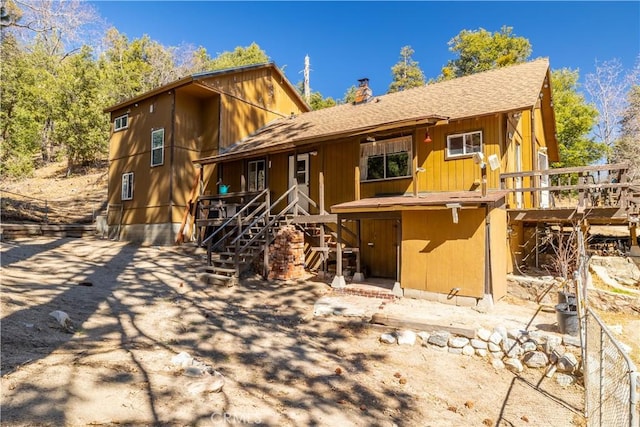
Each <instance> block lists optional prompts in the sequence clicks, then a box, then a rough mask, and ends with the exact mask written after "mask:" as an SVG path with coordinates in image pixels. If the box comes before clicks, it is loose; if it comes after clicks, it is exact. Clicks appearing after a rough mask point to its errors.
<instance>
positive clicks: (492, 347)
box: [489, 341, 502, 351]
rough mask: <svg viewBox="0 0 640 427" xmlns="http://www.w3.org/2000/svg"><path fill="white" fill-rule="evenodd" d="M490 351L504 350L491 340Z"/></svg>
mask: <svg viewBox="0 0 640 427" xmlns="http://www.w3.org/2000/svg"><path fill="white" fill-rule="evenodd" d="M489 351H502V347H500V346H499V345H498V344H494V343H492V342H491V341H489Z"/></svg>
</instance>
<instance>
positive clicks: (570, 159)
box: [551, 68, 606, 167]
mask: <svg viewBox="0 0 640 427" xmlns="http://www.w3.org/2000/svg"><path fill="white" fill-rule="evenodd" d="M578 78H579V73H578V71H577V70H570V69H568V68H563V69H560V70H554V71H553V72H552V73H551V81H552V84H553V105H554V108H555V116H556V125H557V134H558V144H559V150H560V162H558V163H555V164H554V165H553V166H554V167H570V166H585V165H588V164H591V163H594V162H595V161H597V160H599V159H600V158H601V157H602V155H603V154H604V153H605V151H606V146H605V145H604V144H602V143H599V142H596V141H594V140H593V138H589V137H588V135H589V133H590V132H591V130H592V129H593V126H594V125H595V123H596V120H597V117H598V110H596V108H595V107H594V106H593V105H590V104H587V102H586V100H585V98H584V96H583V95H582V94H581V93H579V92H578Z"/></svg>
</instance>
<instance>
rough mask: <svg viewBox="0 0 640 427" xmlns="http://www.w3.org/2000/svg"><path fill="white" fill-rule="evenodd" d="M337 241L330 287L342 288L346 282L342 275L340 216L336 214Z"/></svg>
mask: <svg viewBox="0 0 640 427" xmlns="http://www.w3.org/2000/svg"><path fill="white" fill-rule="evenodd" d="M337 222H338V232H337V234H338V239H337V240H338V241H337V243H336V276H335V277H334V278H333V282H331V287H332V288H344V287H346V286H347V283H346V282H345V280H344V276H343V275H342V217H341V216H340V214H338V221H337Z"/></svg>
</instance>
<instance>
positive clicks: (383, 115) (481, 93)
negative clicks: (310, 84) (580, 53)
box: [202, 58, 549, 163]
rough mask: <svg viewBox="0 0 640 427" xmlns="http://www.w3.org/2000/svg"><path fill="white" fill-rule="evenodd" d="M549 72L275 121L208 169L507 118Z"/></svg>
mask: <svg viewBox="0 0 640 427" xmlns="http://www.w3.org/2000/svg"><path fill="white" fill-rule="evenodd" d="M548 69H549V61H548V59H546V58H542V59H537V60H535V61H531V62H527V63H524V64H518V65H513V66H509V67H504V68H498V69H495V70H490V71H486V72H482V73H477V74H473V75H470V76H465V77H461V78H457V79H452V80H448V81H443V82H439V83H433V84H427V85H425V86H421V87H417V88H413V89H408V90H405V91H401V92H395V93H391V94H388V95H382V96H374V97H373V99H372V100H371V101H369V102H367V103H364V104H359V105H352V104H343V105H339V106H336V107H332V108H326V109H322V110H317V111H311V112H308V113H303V114H300V115H299V116H295V117H290V118H284V119H278V120H276V121H273V122H271V123H268V124H267V125H265V126H264V127H263V128H261V129H259V130H258V131H257V132H255V133H254V134H253V135H250V136H248V137H247V138H245V139H244V140H242V141H239V142H238V143H236V144H234V145H232V146H230V147H228V148H227V149H226V150H224V152H222V153H220V154H219V155H217V156H213V157H210V158H207V159H202V160H203V163H211V162H216V161H219V160H222V159H224V158H230V157H236V156H238V155H241V154H242V153H246V152H251V151H260V152H262V151H271V150H277V149H285V148H288V147H293V146H294V145H297V144H301V143H304V142H312V141H314V140H317V139H321V138H326V137H328V136H331V135H336V136H337V135H353V134H358V133H361V132H366V131H367V130H368V129H374V128H376V127H380V126H384V125H392V124H398V126H401V125H402V124H406V125H409V124H420V123H426V122H427V121H429V120H431V121H435V120H437V119H439V118H440V119H441V118H448V119H450V120H457V119H463V118H468V117H474V116H482V115H487V114H493V113H498V112H507V111H513V110H518V109H524V108H530V107H532V106H534V105H535V104H536V102H537V100H538V97H539V95H540V90H541V88H542V85H543V83H544V79H545V77H546V75H547V71H548Z"/></svg>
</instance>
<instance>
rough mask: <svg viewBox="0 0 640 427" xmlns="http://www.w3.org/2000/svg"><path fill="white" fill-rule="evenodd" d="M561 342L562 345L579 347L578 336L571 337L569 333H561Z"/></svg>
mask: <svg viewBox="0 0 640 427" xmlns="http://www.w3.org/2000/svg"><path fill="white" fill-rule="evenodd" d="M562 344H564V345H572V346H574V347H581V345H580V337H579V336H577V337H573V336H571V335H563V336H562Z"/></svg>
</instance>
